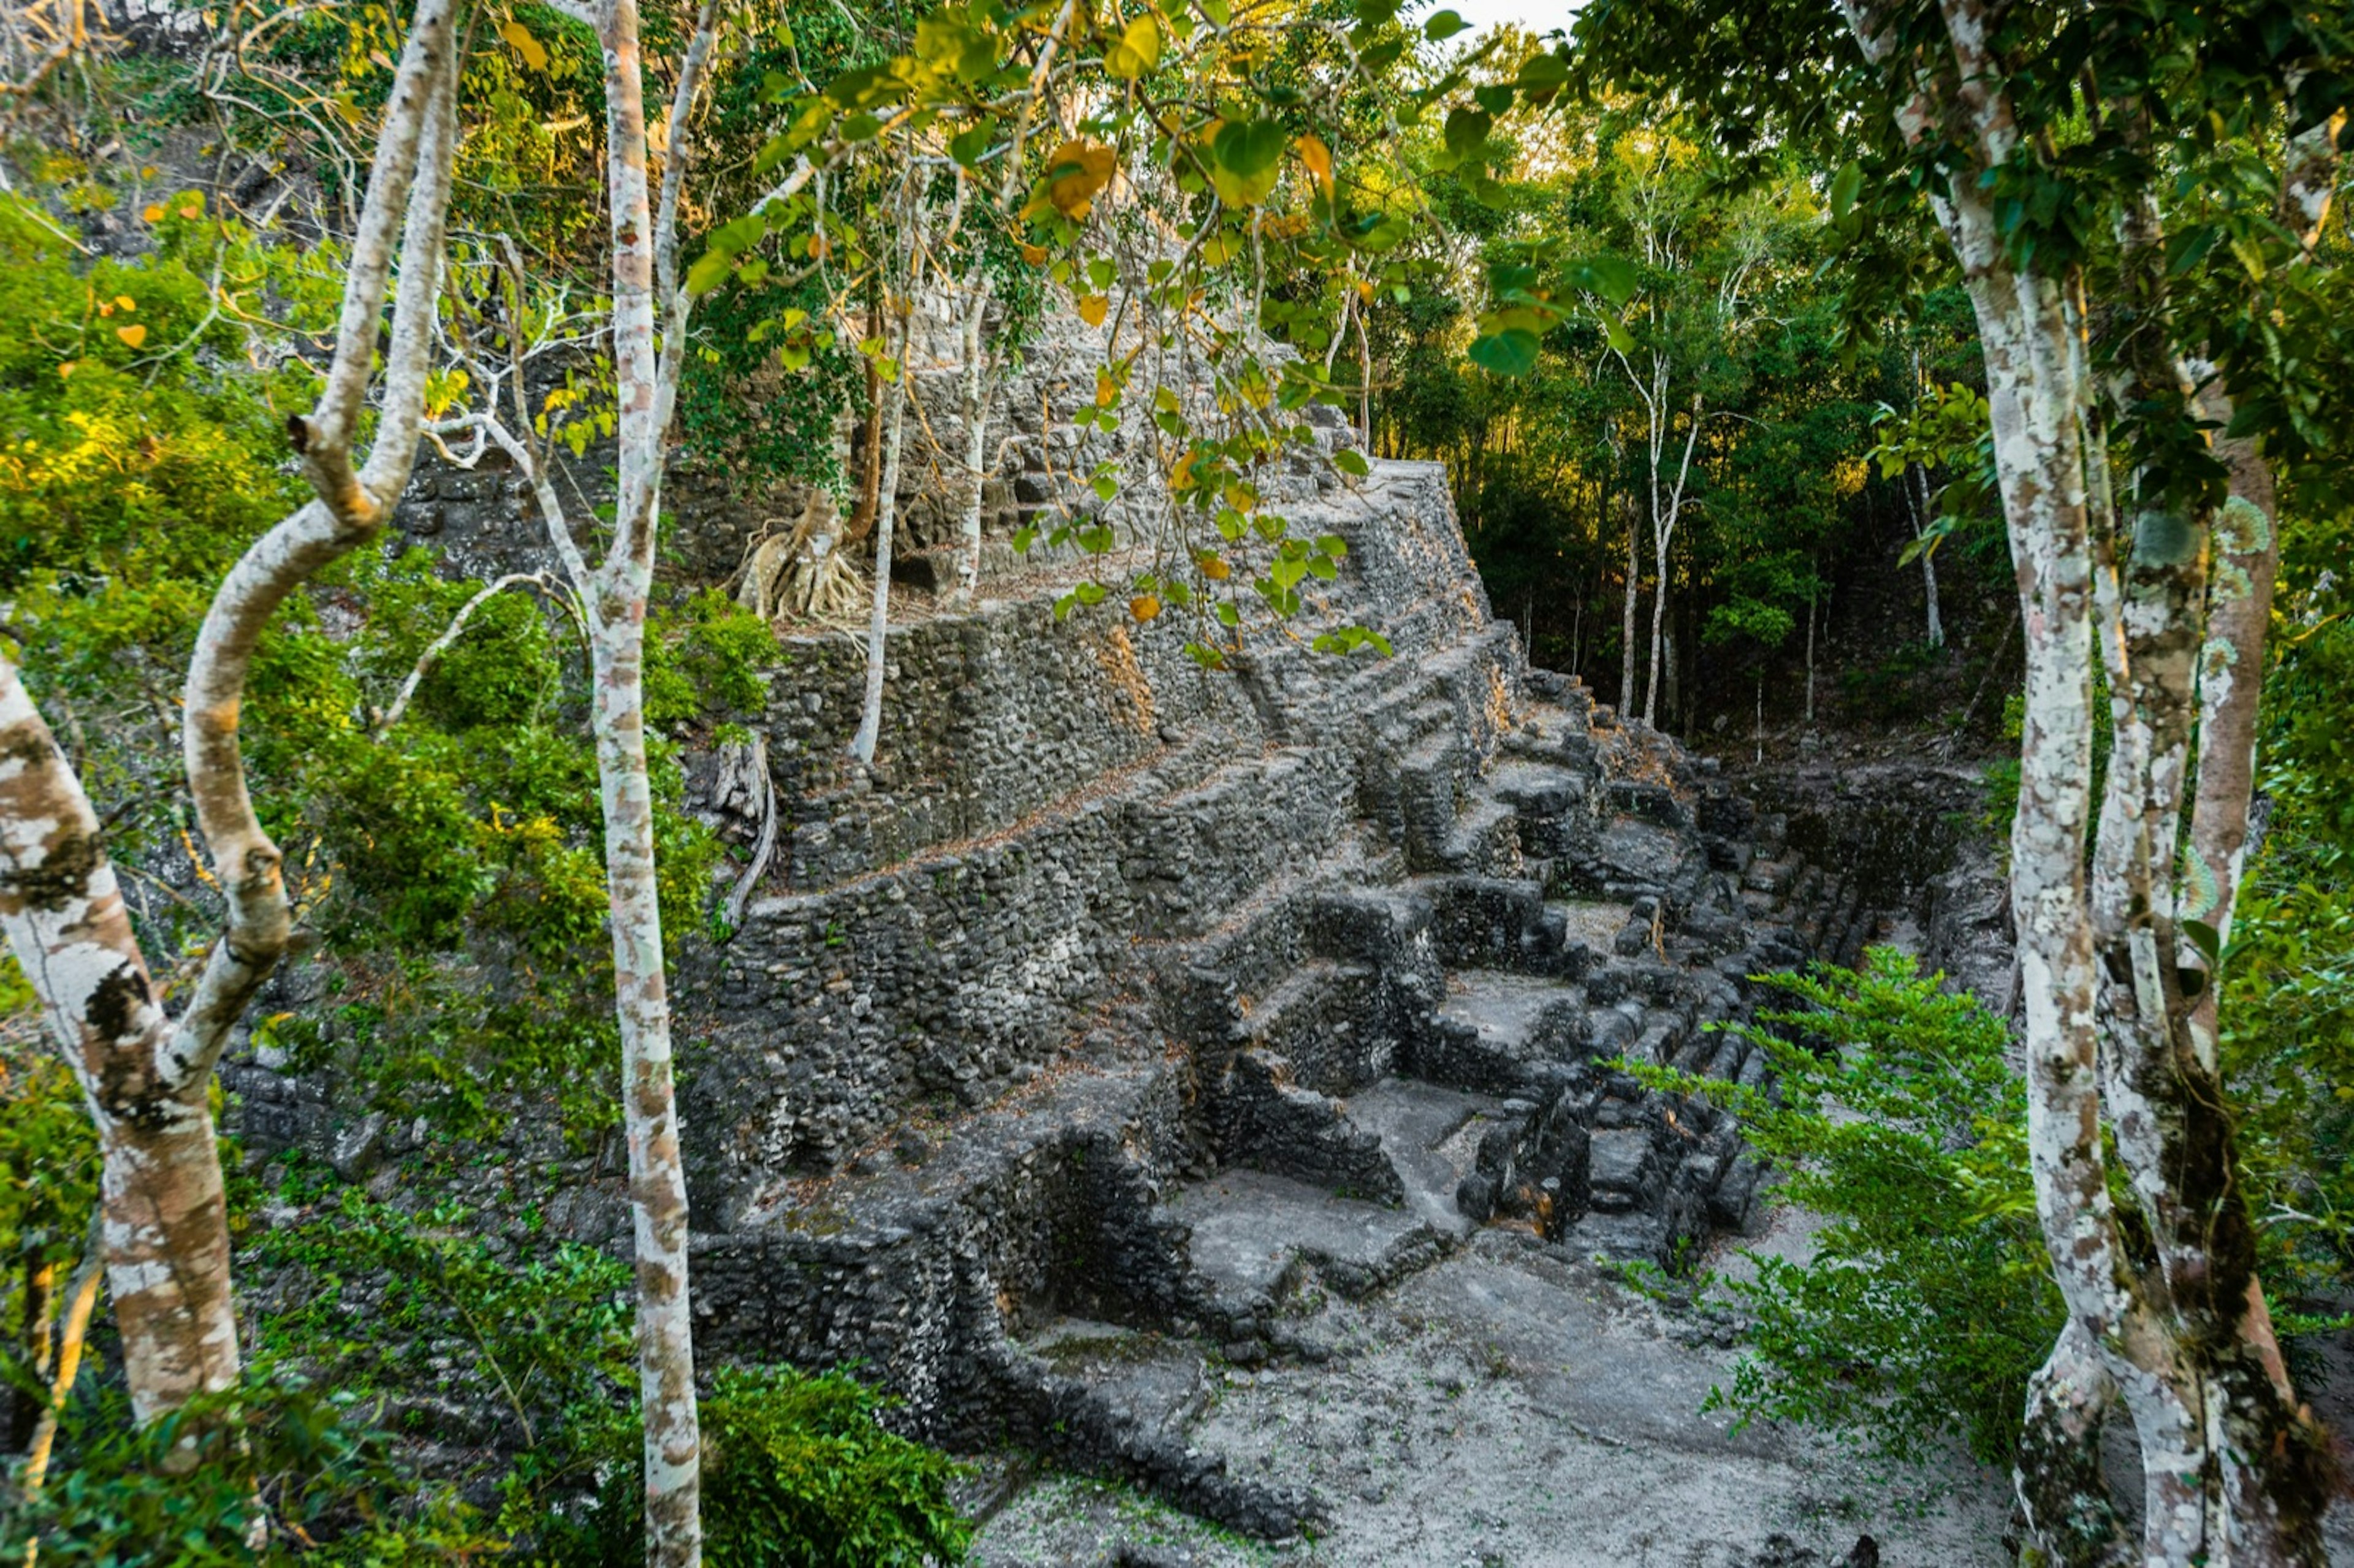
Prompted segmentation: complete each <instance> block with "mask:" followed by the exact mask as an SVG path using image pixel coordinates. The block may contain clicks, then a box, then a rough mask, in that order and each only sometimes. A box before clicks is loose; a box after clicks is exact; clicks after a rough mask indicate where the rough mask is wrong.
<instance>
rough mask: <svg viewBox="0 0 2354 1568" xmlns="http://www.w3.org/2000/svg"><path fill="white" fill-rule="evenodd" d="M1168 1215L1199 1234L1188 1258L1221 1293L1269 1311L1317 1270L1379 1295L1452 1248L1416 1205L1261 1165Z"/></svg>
mask: <svg viewBox="0 0 2354 1568" xmlns="http://www.w3.org/2000/svg"><path fill="white" fill-rule="evenodd" d="M1161 1213H1162V1215H1164V1216H1165V1217H1166V1218H1167V1219H1168V1220H1170V1221H1172V1222H1174V1223H1175V1224H1179V1225H1182V1226H1183V1227H1184V1228H1185V1230H1186V1232H1188V1233H1189V1236H1188V1240H1187V1243H1186V1246H1187V1255H1188V1256H1189V1257H1190V1258H1191V1260H1192V1263H1193V1270H1194V1272H1195V1273H1196V1274H1198V1275H1199V1276H1200V1277H1202V1279H1203V1281H1204V1283H1205V1284H1206V1285H1207V1286H1208V1287H1210V1289H1211V1291H1212V1293H1213V1295H1214V1297H1216V1298H1220V1299H1222V1300H1224V1301H1227V1302H1238V1303H1242V1304H1244V1305H1245V1306H1246V1307H1255V1308H1256V1309H1257V1310H1260V1311H1268V1310H1272V1308H1273V1307H1274V1305H1275V1303H1276V1302H1278V1301H1279V1300H1280V1299H1281V1298H1283V1297H1284V1296H1286V1295H1287V1294H1288V1293H1289V1292H1291V1291H1292V1290H1293V1289H1294V1288H1296V1287H1299V1286H1300V1285H1302V1284H1304V1283H1306V1280H1307V1277H1308V1275H1309V1274H1310V1272H1312V1273H1313V1274H1314V1275H1315V1276H1316V1277H1318V1278H1320V1279H1321V1280H1322V1281H1324V1282H1325V1283H1326V1284H1329V1285H1330V1286H1331V1287H1332V1288H1333V1289H1335V1290H1337V1291H1339V1292H1340V1293H1341V1295H1343V1296H1348V1297H1352V1298H1353V1297H1362V1296H1367V1295H1370V1294H1372V1293H1373V1291H1375V1290H1378V1289H1380V1288H1381V1287H1384V1286H1385V1285H1388V1284H1391V1283H1393V1282H1394V1281H1395V1280H1398V1279H1401V1278H1404V1277H1405V1276H1406V1275H1408V1274H1411V1273H1413V1272H1415V1271H1416V1270H1417V1269H1420V1268H1423V1267H1426V1266H1428V1265H1430V1264H1432V1263H1434V1262H1436V1261H1437V1259H1438V1258H1440V1257H1441V1256H1443V1255H1445V1254H1446V1252H1447V1245H1448V1241H1447V1236H1446V1235H1444V1234H1442V1233H1440V1232H1439V1231H1437V1229H1435V1228H1434V1227H1433V1226H1432V1225H1431V1224H1429V1223H1428V1222H1427V1221H1426V1220H1425V1219H1424V1218H1423V1217H1422V1216H1421V1215H1419V1214H1417V1213H1415V1212H1414V1211H1413V1210H1411V1209H1406V1208H1384V1207H1383V1206H1381V1205H1380V1204H1377V1203H1368V1202H1363V1201H1361V1200H1359V1199H1355V1198H1350V1197H1342V1196H1338V1195H1335V1194H1334V1193H1331V1192H1325V1191H1323V1190H1322V1189H1321V1188H1318V1187H1311V1186H1310V1185H1308V1184H1307V1183H1306V1182H1302V1181H1291V1180H1289V1179H1288V1178H1286V1177H1282V1176H1269V1175H1266V1174H1264V1173H1262V1172H1260V1171H1222V1172H1220V1173H1219V1174H1218V1175H1216V1176H1214V1177H1212V1178H1211V1179H1209V1180H1208V1181H1197V1182H1193V1183H1191V1184H1189V1185H1187V1186H1186V1187H1184V1188H1182V1189H1181V1190H1180V1191H1179V1192H1178V1193H1177V1194H1176V1196H1175V1197H1173V1198H1172V1199H1171V1200H1170V1201H1169V1202H1167V1203H1165V1204H1163V1205H1162V1206H1161ZM1228 1331H1229V1332H1231V1333H1235V1335H1236V1337H1238V1338H1244V1339H1247V1338H1250V1337H1252V1336H1251V1335H1250V1334H1248V1333H1242V1332H1239V1331H1238V1330H1235V1329H1230V1330H1228Z"/></svg>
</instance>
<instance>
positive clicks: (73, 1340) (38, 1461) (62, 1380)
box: [16, 1210, 106, 1568]
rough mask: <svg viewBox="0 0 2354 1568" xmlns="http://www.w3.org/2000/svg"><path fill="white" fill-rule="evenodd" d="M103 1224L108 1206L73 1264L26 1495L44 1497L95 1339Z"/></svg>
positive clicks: (29, 1559)
mask: <svg viewBox="0 0 2354 1568" xmlns="http://www.w3.org/2000/svg"><path fill="white" fill-rule="evenodd" d="M103 1224H104V1211H103V1210H101V1211H100V1212H99V1213H96V1214H93V1215H91V1216H90V1239H89V1240H88V1241H86V1242H84V1243H83V1244H82V1252H81V1261H80V1263H79V1264H77V1265H76V1266H74V1273H73V1282H72V1283H71V1284H70V1285H69V1286H67V1287H66V1309H65V1315H64V1317H63V1318H61V1319H59V1320H58V1337H57V1358H56V1364H55V1365H54V1366H53V1367H50V1368H48V1369H47V1370H46V1371H45V1372H44V1374H43V1375H44V1377H45V1379H46V1381H47V1382H48V1390H49V1397H48V1400H47V1402H46V1403H44V1404H42V1406H41V1414H40V1418H39V1419H38V1420H37V1421H36V1422H35V1423H34V1425H33V1433H32V1437H31V1440H30V1441H29V1442H28V1443H27V1445H26V1447H25V1467H24V1469H23V1470H22V1471H21V1472H19V1474H18V1477H17V1483H16V1484H17V1486H18V1488H19V1489H21V1490H22V1491H23V1493H24V1495H25V1496H26V1497H27V1499H31V1498H37V1497H38V1496H40V1495H41V1487H42V1485H43V1483H44V1482H46V1481H47V1480H48V1477H49V1452H50V1449H51V1447H52V1446H54V1445H55V1444H56V1442H57V1438H58V1416H59V1415H60V1414H63V1413H64V1411H65V1407H66V1400H67V1399H68V1398H69V1397H70V1396H71V1395H72V1393H73V1385H74V1380H75V1379H76V1378H78V1377H80V1375H81V1353H82V1348H83V1346H84V1345H86V1344H88V1343H89V1340H90V1314H91V1313H92V1312H93V1311H95V1310H96V1309H97V1307H98V1288H99V1284H100V1282H101V1279H102V1278H103V1277H104V1276H105V1273H106V1270H105V1267H104V1265H105V1261H106V1245H105V1238H104V1237H103V1236H101V1234H100V1232H101V1228H102V1226H103ZM38 1544H39V1543H38V1542H30V1543H27V1546H26V1548H25V1568H34V1563H35V1561H36V1559H35V1552H36V1551H37V1547H38Z"/></svg>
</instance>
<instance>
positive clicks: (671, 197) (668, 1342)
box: [587, 0, 714, 1568]
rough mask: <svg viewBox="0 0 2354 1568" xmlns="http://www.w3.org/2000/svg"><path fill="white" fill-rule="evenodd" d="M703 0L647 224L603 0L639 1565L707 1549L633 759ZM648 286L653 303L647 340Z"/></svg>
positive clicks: (647, 860) (662, 1011)
mask: <svg viewBox="0 0 2354 1568" xmlns="http://www.w3.org/2000/svg"><path fill="white" fill-rule="evenodd" d="M713 20H714V9H713V6H712V5H710V4H706V5H705V6H704V8H703V12H702V15H701V18H700V20H699V23H698V25H697V27H696V30H695V35H694V38H693V41H692V43H691V44H690V46H689V48H688V51H687V56H686V61H685V64H684V66H683V67H682V69H681V70H680V73H679V79H678V82H677V86H676V90H675V92H674V94H673V101H672V104H671V111H670V118H669V126H670V137H671V148H672V152H671V155H670V161H669V163H668V164H667V166H666V167H665V168H664V170H663V188H662V213H661V221H660V223H659V225H658V224H657V223H656V221H655V214H654V211H653V202H652V193H651V192H650V190H649V187H648V180H647V171H646V111H645V89H644V71H643V63H642V58H641V54H640V49H641V46H640V35H639V17H638V10H637V6H636V4H635V0H605V3H604V5H602V6H601V8H600V9H599V13H598V32H599V38H600V40H601V42H602V43H603V45H604V53H605V127H606V132H605V142H606V152H605V155H606V183H607V190H608V193H609V198H610V199H609V206H610V214H611V236H612V238H611V244H612V256H613V306H612V343H613V367H614V380H615V387H616V392H617V395H618V399H617V400H618V401H619V403H620V484H619V487H618V488H619V499H618V503H617V506H616V511H615V524H614V536H613V544H612V548H611V550H610V554H609V555H608V556H607V559H606V561H605V564H604V565H603V566H602V567H600V568H599V570H598V572H597V574H596V577H595V579H594V581H593V583H592V584H591V586H590V588H589V589H588V595H587V597H588V599H590V600H591V602H592V605H593V609H594V613H593V615H592V617H591V631H590V638H589V648H590V663H591V666H592V670H593V673H594V679H595V688H596V689H595V691H594V693H593V694H592V697H591V706H590V712H589V722H590V727H591V729H592V731H593V732H594V735H595V736H596V747H597V772H598V783H599V792H600V794H601V796H602V802H603V807H604V816H605V892H606V901H607V905H608V908H609V911H610V925H611V930H612V944H613V1002H614V1015H615V1018H616V1020H617V1021H618V1022H619V1024H620V1035H621V1109H622V1123H623V1127H624V1129H625V1131H626V1133H627V1136H628V1140H629V1165H630V1173H629V1181H630V1208H631V1215H632V1218H633V1220H634V1222H635V1224H634V1229H635V1232H636V1237H637V1247H636V1253H637V1269H636V1274H637V1286H638V1301H637V1351H638V1403H639V1410H640V1414H641V1416H642V1421H643V1424H644V1428H645V1432H644V1456H645V1461H644V1462H645V1494H644V1495H645V1518H646V1542H645V1551H646V1562H647V1564H648V1568H696V1565H697V1564H699V1563H701V1562H702V1558H703V1520H702V1501H701V1489H702V1436H701V1425H700V1420H699V1415H698V1412H697V1410H696V1405H695V1337H694V1319H693V1315H692V1313H691V1311H690V1299H689V1294H688V1281H687V1241H688V1234H689V1226H688V1213H687V1195H686V1169H685V1165H684V1161H683V1160H682V1159H681V1158H680V1149H679V1127H678V1108H677V1099H676V1095H675V1088H674V1085H673V1066H672V1046H671V1018H670V992H669V980H668V976H667V973H666V971H665V969H664V961H663V924H662V901H661V897H660V886H659V883H658V880H657V877H656V868H655V863H654V809H653V790H652V783H651V780H650V779H649V776H648V773H647V768H646V737H645V684H644V659H645V624H646V608H647V598H648V594H649V592H650V590H651V588H652V582H653V558H654V541H655V537H656V534H657V531H658V528H659V525H660V517H661V498H662V482H663V451H664V441H665V437H666V435H667V432H668V429H669V426H670V419H671V414H672V411H673V407H674V403H675V398H676V392H677V386H678V374H679V368H680V366H681V364H682V362H683V360H684V355H685V354H686V344H685V341H684V340H685V329H686V315H687V302H688V301H687V295H686V292H685V291H684V286H683V284H682V283H681V281H680V279H679V277H678V265H677V244H678V217H677V211H678V206H679V199H680V190H681V187H682V185H683V181H684V163H685V148H686V144H687V122H688V119H689V117H690V116H691V114H692V112H693V110H694V107H695V96H696V93H697V91H698V90H699V89H700V86H701V79H702V71H703V67H704V62H705V59H706V58H707V57H708V54H709V50H710V47H711V34H712V26H713ZM658 294H659V298H660V301H661V304H660V307H659V308H660V310H661V312H662V313H663V342H662V345H661V352H660V353H659V355H658V354H657V352H656V344H655V332H654V327H655V313H656V310H657V305H656V299H657V295H658Z"/></svg>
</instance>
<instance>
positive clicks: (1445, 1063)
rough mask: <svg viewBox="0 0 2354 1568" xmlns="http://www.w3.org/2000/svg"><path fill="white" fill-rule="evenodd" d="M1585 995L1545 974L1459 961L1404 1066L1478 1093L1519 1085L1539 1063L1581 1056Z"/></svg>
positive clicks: (1514, 1090)
mask: <svg viewBox="0 0 2354 1568" xmlns="http://www.w3.org/2000/svg"><path fill="white" fill-rule="evenodd" d="M1585 1011H1586V1009H1585V992H1584V991H1581V990H1580V989H1579V988H1578V987H1576V986H1574V985H1570V984H1566V983H1564V981H1562V980H1555V979H1551V978H1548V977H1545V976H1540V975H1523V974H1513V973H1511V972H1508V971H1505V970H1500V969H1460V970H1458V971H1456V972H1455V973H1453V974H1451V975H1449V976H1448V977H1447V994H1446V995H1445V996H1444V997H1442V998H1441V999H1440V1001H1439V1003H1438V1006H1437V1009H1436V1010H1435V1011H1434V1012H1433V1014H1432V1017H1431V1022H1430V1027H1429V1030H1428V1033H1426V1035H1425V1036H1424V1037H1423V1038H1422V1039H1420V1040H1418V1041H1416V1042H1414V1043H1413V1044H1411V1045H1410V1046H1409V1048H1408V1050H1407V1053H1406V1060H1405V1067H1406V1070H1407V1071H1409V1072H1410V1073H1411V1074H1412V1075H1414V1076H1416V1077H1417V1078H1420V1079H1423V1080H1424V1081H1426V1082H1428V1083H1433V1084H1440V1085H1444V1086H1447V1087H1450V1088H1455V1089H1461V1090H1465V1091H1467V1092H1469V1093H1474V1094H1492V1095H1512V1094H1518V1093H1521V1092H1522V1091H1523V1090H1524V1089H1525V1088H1526V1087H1527V1086H1528V1085H1529V1084H1530V1083H1531V1082H1532V1079H1534V1078H1536V1077H1538V1076H1541V1071H1540V1070H1541V1069H1542V1068H1543V1067H1545V1066H1547V1065H1553V1064H1557V1063H1564V1062H1574V1061H1579V1060H1583V1059H1584V1054H1585V1034H1586V1032H1585Z"/></svg>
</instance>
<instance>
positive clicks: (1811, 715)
mask: <svg viewBox="0 0 2354 1568" xmlns="http://www.w3.org/2000/svg"><path fill="white" fill-rule="evenodd" d="M1815 597H1816V596H1815V590H1814V589H1811V588H1809V589H1808V591H1807V727H1808V729H1812V728H1814V726H1815Z"/></svg>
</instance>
